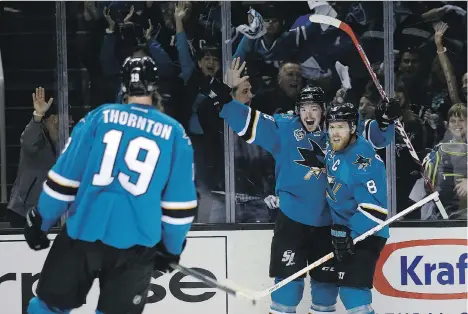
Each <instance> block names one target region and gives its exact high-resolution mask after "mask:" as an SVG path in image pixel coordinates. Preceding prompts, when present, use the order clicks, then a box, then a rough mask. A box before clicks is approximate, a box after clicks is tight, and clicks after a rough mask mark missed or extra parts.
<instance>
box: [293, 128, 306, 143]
mask: <svg viewBox="0 0 468 314" xmlns="http://www.w3.org/2000/svg"><path fill="white" fill-rule="evenodd" d="M294 137H295V138H296V141H300V140H302V139H304V137H305V131H304V130H303V129H296V130H294Z"/></svg>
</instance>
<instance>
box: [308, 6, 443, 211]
mask: <svg viewBox="0 0 468 314" xmlns="http://www.w3.org/2000/svg"><path fill="white" fill-rule="evenodd" d="M309 20H310V21H311V22H312V23H319V24H326V25H331V26H334V27H336V28H339V29H341V30H342V31H344V32H345V33H346V34H348V36H349V37H350V38H351V40H352V41H353V43H354V46H355V47H356V49H357V51H358V52H359V55H360V56H361V59H362V61H363V62H364V65H365V66H366V68H367V71H368V72H369V74H370V76H371V77H372V81H373V82H374V84H375V86H376V87H377V90H378V91H379V94H380V96H381V97H382V99H383V100H384V101H388V97H387V94H386V93H385V90H384V89H383V87H382V85H381V84H380V82H379V79H378V78H377V75H376V74H375V72H374V70H372V67H371V64H370V62H369V59H368V58H367V55H366V53H365V52H364V49H362V46H361V44H360V43H359V40H358V39H357V37H356V35H355V34H354V32H353V30H352V28H351V27H350V26H349V25H348V24H346V23H343V22H341V21H340V20H338V19H335V18H333V17H330V16H327V15H319V14H314V15H311V16H309ZM394 123H395V128H396V129H397V130H398V132H399V133H400V135H401V136H402V138H403V141H405V144H406V146H407V147H408V151H409V152H410V154H411V157H413V159H414V161H415V162H416V163H417V164H418V165H419V166H420V167H421V169H422V171H421V175H422V176H423V178H424V180H425V181H426V183H427V185H428V187H429V189H430V190H431V192H434V191H435V188H434V186H433V185H432V183H431V180H430V179H429V178H428V177H427V175H426V174H425V171H424V167H423V165H422V163H421V161H420V160H419V157H418V154H416V151H415V150H414V147H413V145H412V144H411V141H410V139H409V137H408V135H407V134H406V132H405V129H404V128H403V125H402V124H401V122H400V120H399V119H396V120H395V122H394ZM436 204H437V203H436ZM437 208H438V209H439V211H440V214H441V215H442V217H443V218H444V219H448V215H447V212H446V211H445V208H444V206H443V205H442V203H441V202H439V203H438V204H437Z"/></svg>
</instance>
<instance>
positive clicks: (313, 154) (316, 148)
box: [294, 139, 325, 180]
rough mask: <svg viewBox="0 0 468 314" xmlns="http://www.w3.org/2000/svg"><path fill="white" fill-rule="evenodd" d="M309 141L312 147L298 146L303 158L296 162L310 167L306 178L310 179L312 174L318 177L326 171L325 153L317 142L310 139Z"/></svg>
mask: <svg viewBox="0 0 468 314" xmlns="http://www.w3.org/2000/svg"><path fill="white" fill-rule="evenodd" d="M309 143H310V146H311V147H312V149H308V148H302V147H298V148H297V151H298V152H299V154H300V155H301V157H302V160H294V162H295V163H296V164H298V165H301V166H304V167H307V168H309V171H308V172H307V174H306V175H305V176H304V180H310V178H311V177H312V175H314V176H315V177H316V178H317V179H318V178H319V177H320V174H322V173H325V167H324V166H325V153H324V152H323V150H322V148H321V147H320V145H319V144H317V142H315V141H313V140H311V139H309Z"/></svg>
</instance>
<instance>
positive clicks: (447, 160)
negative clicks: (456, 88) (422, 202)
mask: <svg viewBox="0 0 468 314" xmlns="http://www.w3.org/2000/svg"><path fill="white" fill-rule="evenodd" d="M466 115H467V110H466V106H465V105H464V104H456V105H454V106H452V107H451V108H450V110H449V111H448V119H449V121H448V129H447V132H446V135H445V137H444V139H443V140H442V142H441V143H440V144H438V145H436V146H435V147H434V148H433V149H432V151H431V152H430V153H429V154H428V155H427V156H426V158H425V159H424V162H423V164H424V166H425V171H426V174H427V176H428V177H429V178H430V179H431V181H432V184H433V186H434V187H435V189H436V191H438V192H439V194H440V200H441V201H442V203H443V204H444V207H445V209H446V210H447V214H448V215H449V217H450V218H451V219H466V218H467V179H466V174H467V140H466ZM430 208H431V212H432V214H433V215H434V213H436V214H435V216H433V217H432V218H438V214H439V212H438V211H437V209H435V208H434V207H433V206H431V207H430Z"/></svg>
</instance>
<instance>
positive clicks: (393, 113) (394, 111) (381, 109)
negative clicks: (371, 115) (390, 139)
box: [375, 98, 402, 129]
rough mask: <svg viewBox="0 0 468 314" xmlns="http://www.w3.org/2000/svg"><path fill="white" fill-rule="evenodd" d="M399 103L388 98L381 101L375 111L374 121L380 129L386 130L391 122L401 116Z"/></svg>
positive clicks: (394, 99)
mask: <svg viewBox="0 0 468 314" xmlns="http://www.w3.org/2000/svg"><path fill="white" fill-rule="evenodd" d="M401 114H402V112H401V106H400V101H399V100H398V99H396V98H390V99H389V100H388V102H387V101H382V102H381V103H380V104H378V105H377V107H376V109H375V120H377V123H378V124H379V127H380V128H381V129H386V128H387V127H388V126H389V125H390V124H393V121H395V120H396V119H398V118H399V117H400V116H401Z"/></svg>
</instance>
